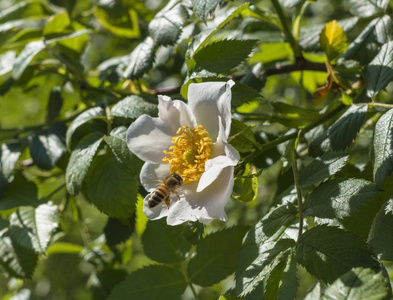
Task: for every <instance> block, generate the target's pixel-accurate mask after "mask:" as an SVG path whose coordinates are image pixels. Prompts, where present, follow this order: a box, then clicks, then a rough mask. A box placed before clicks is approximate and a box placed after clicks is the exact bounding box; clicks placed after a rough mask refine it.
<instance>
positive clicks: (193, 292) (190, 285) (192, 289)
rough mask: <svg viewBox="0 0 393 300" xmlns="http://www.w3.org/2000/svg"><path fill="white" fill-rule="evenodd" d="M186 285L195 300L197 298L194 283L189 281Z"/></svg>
mask: <svg viewBox="0 0 393 300" xmlns="http://www.w3.org/2000/svg"><path fill="white" fill-rule="evenodd" d="M188 285H189V287H190V289H191V291H192V294H193V295H194V298H195V300H199V297H198V293H197V292H196V290H195V288H194V285H193V284H192V283H191V282H188Z"/></svg>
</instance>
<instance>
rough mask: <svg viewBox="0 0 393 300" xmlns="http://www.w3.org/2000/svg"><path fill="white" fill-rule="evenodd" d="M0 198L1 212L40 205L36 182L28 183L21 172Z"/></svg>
mask: <svg viewBox="0 0 393 300" xmlns="http://www.w3.org/2000/svg"><path fill="white" fill-rule="evenodd" d="M0 196H1V197H0V210H8V209H11V208H15V207H18V206H28V205H30V206H36V205H37V204H38V189H37V186H36V185H35V183H34V182H32V181H28V180H27V179H26V178H25V177H24V176H23V175H22V173H20V172H18V173H16V174H15V176H14V179H13V180H12V182H11V183H10V184H8V186H7V188H6V189H5V191H4V194H3V195H0Z"/></svg>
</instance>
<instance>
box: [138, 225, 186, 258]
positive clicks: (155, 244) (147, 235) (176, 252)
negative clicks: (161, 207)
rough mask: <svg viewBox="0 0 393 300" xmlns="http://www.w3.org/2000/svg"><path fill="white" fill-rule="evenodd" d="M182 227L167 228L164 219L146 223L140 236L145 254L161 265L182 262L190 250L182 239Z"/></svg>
mask: <svg viewBox="0 0 393 300" xmlns="http://www.w3.org/2000/svg"><path fill="white" fill-rule="evenodd" d="M183 229H184V226H168V225H167V224H166V221H165V220H164V219H161V220H156V221H153V222H148V223H147V226H146V229H145V231H144V233H143V235H142V244H143V250H144V252H145V254H146V255H147V256H148V257H149V258H150V259H152V260H155V261H158V262H161V263H177V262H181V261H183V260H184V259H185V258H186V256H187V254H188V252H189V251H190V249H191V243H189V242H188V241H187V240H186V239H185V238H184V237H183V234H182V232H183Z"/></svg>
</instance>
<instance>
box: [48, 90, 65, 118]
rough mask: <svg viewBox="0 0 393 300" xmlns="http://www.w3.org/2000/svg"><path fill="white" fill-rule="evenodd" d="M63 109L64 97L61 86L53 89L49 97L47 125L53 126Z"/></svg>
mask: <svg viewBox="0 0 393 300" xmlns="http://www.w3.org/2000/svg"><path fill="white" fill-rule="evenodd" d="M62 107H63V97H62V96H61V88H60V87H59V86H57V87H55V88H53V89H52V91H51V93H50V95H49V101H48V105H47V106H46V115H45V123H46V124H52V123H53V122H54V121H56V119H57V117H58V116H59V113H60V111H61V108H62Z"/></svg>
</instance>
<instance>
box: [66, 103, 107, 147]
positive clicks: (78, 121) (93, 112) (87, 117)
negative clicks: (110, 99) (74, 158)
mask: <svg viewBox="0 0 393 300" xmlns="http://www.w3.org/2000/svg"><path fill="white" fill-rule="evenodd" d="M101 116H104V110H103V109H102V108H101V107H99V106H97V107H92V108H89V109H87V110H85V111H84V112H82V113H81V114H80V115H79V116H77V117H76V118H75V120H74V121H72V123H71V124H70V126H69V127H68V130H67V134H66V143H67V147H68V149H71V144H72V136H73V134H74V133H75V131H76V130H77V129H78V128H79V127H80V126H82V125H83V124H85V123H87V122H89V121H91V120H93V119H94V118H96V117H101Z"/></svg>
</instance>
